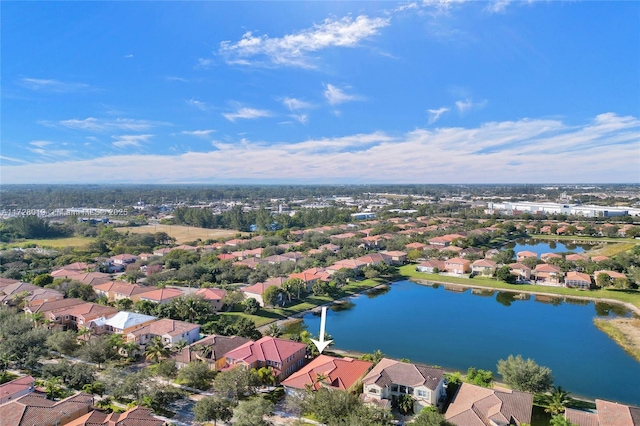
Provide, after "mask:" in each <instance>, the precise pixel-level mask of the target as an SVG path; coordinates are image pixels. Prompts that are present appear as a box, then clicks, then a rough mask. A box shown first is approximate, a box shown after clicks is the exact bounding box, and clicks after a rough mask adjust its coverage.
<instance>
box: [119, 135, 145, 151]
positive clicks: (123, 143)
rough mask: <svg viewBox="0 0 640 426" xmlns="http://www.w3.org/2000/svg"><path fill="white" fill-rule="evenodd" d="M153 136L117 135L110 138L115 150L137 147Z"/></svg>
mask: <svg viewBox="0 0 640 426" xmlns="http://www.w3.org/2000/svg"><path fill="white" fill-rule="evenodd" d="M152 136H153V135H118V136H111V137H112V138H113V139H115V141H114V142H113V143H112V144H113V146H115V147H116V148H126V147H132V146H135V147H139V146H141V143H143V142H147V141H148V140H149V138H151V137H152Z"/></svg>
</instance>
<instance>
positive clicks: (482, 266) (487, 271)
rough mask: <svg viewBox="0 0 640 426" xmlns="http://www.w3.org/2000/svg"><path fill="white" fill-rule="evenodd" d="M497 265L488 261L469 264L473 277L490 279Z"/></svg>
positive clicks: (479, 260) (480, 260)
mask: <svg viewBox="0 0 640 426" xmlns="http://www.w3.org/2000/svg"><path fill="white" fill-rule="evenodd" d="M496 268H497V263H496V262H494V261H493V260H490V259H478V260H476V261H475V262H473V263H472V264H471V273H472V274H473V275H483V276H486V277H490V276H492V275H493V273H494V272H496Z"/></svg>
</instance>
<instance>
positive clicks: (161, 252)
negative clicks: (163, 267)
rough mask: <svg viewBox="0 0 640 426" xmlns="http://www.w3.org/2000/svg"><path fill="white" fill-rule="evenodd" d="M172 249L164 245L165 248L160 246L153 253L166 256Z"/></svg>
mask: <svg viewBox="0 0 640 426" xmlns="http://www.w3.org/2000/svg"><path fill="white" fill-rule="evenodd" d="M170 251H171V248H170V247H163V248H159V249H156V250H154V251H153V255H154V256H160V257H162V256H166V255H167V254H169V252H170Z"/></svg>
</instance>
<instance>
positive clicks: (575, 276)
mask: <svg viewBox="0 0 640 426" xmlns="http://www.w3.org/2000/svg"><path fill="white" fill-rule="evenodd" d="M564 285H565V287H575V288H581V289H583V290H589V289H590V288H591V277H590V276H589V274H584V273H582V272H576V271H569V272H567V275H566V276H565V277H564Z"/></svg>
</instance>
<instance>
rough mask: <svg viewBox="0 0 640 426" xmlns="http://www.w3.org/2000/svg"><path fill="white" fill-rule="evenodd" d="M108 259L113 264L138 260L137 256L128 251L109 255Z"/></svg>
mask: <svg viewBox="0 0 640 426" xmlns="http://www.w3.org/2000/svg"><path fill="white" fill-rule="evenodd" d="M109 260H110V261H111V262H112V263H113V264H114V265H129V264H131V263H135V262H136V260H138V256H136V255H133V254H128V253H123V254H118V255H116V256H111V257H110V258H109Z"/></svg>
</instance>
